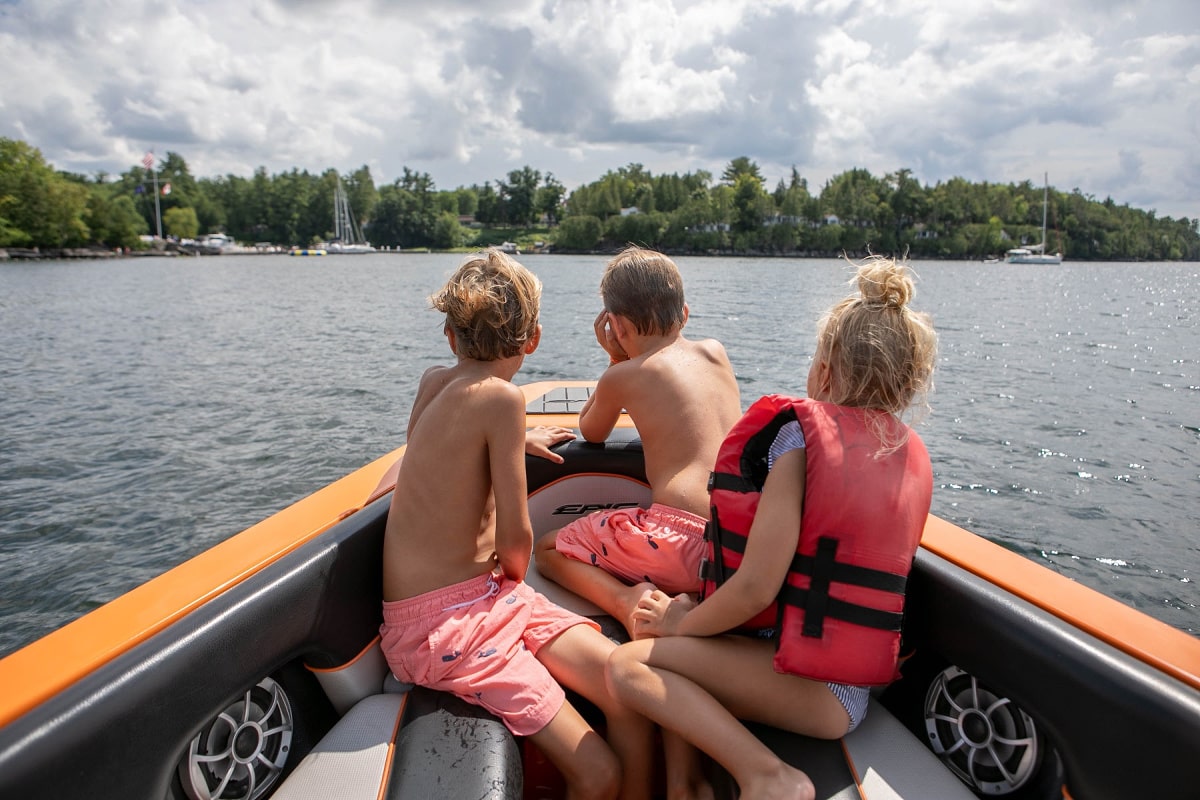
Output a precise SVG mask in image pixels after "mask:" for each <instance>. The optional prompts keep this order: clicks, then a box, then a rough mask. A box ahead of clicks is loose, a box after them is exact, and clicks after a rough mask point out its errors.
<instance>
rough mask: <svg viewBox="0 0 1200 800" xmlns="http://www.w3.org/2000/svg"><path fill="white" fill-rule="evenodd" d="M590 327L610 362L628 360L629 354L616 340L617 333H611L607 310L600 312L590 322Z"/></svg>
mask: <svg viewBox="0 0 1200 800" xmlns="http://www.w3.org/2000/svg"><path fill="white" fill-rule="evenodd" d="M592 327H593V328H594V329H595V331H596V341H597V342H599V343H600V346H601V347H603V348H604V352H606V353H608V358H609V360H610V361H611V363H613V364H615V363H617V362H618V361H628V360H629V354H628V353H626V352H625V348H623V347H621V343H620V342H619V341H617V335H616V334H615V333H613V329H612V325H611V324H610V323H609V320H608V312H607V311H601V312H600V314H599V316H597V317H596V321H595V322H594V323H592Z"/></svg>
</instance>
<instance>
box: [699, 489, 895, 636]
mask: <svg viewBox="0 0 1200 800" xmlns="http://www.w3.org/2000/svg"><path fill="white" fill-rule="evenodd" d="M709 528H711V531H709V532H708V533H707V534H706V535H708V536H709V537H710V538H712V540H713V543H714V547H713V561H712V562H710V561H704V562H702V563H701V565H700V570H701V575H700V577H701V578H704V579H706V580H714V581H716V582H717V585H718V586H719V585H720V584H722V583H724V582H725V581H727V580H729V577H730V576H731V575H732V574H733V573H734V572H736V571H737V569H736V568H727V567H726V566H725V559H724V557H723V555H722V553H721V548H722V546H724V547H727V548H728V549H729V550H731V551H733V552H735V553H745V551H746V537H745V536H743V535H741V534H740V533H735V532H734V531H731V530H728V529H726V528H722V527H720V525H719V521H718V519H717V517H716V510H715V509H714V510H713V519H712V521H710V522H709ZM837 546H838V540H837V539H835V538H833V537H830V536H822V537H820V538H819V539H818V540H817V553H816V555H815V556H805V555H800V554H799V553H797V554H796V555H795V556H793V557H792V563H791V565H790V567H789V571H790V572H791V573H793V574H799V575H806V576H808V577H809V579H810V584H809V587H808V588H807V589H801V588H798V587H796V586H792V585H791V584H785V585H784V587H783V588H782V589H781V590H780V592H779V602H781V603H785V604H787V605H790V606H795V607H797V608H802V609H804V635H805V636H814V637H818V638H819V637H820V636H821V631H822V630H823V627H824V624H825V618H826V617H832V618H834V619H840V620H844V621H846V622H851V623H853V624H855V625H862V626H864V627H868V628H879V629H880V630H885V631H898V630H900V623H901V621H902V619H903V616H902V614H901V613H900V612H896V611H882V610H880V609H877V608H870V607H869V606H860V605H857V604H855V603H849V602H846V601H845V600H838V599H836V598H833V597H830V596H829V587H830V585H831V584H834V583H842V584H849V585H852V586H861V587H863V588H865V589H876V590H878V591H881V592H892V593H894V594H903V593H904V588H905V586H906V585H907V584H908V578H907V577H905V576H904V575H897V574H896V573H894V572H887V571H885V570H880V569H872V568H871V567H860V566H857V565H854V564H844V563H842V562H840V561H838V560H836V555H837Z"/></svg>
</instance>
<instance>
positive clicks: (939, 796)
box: [749, 698, 976, 800]
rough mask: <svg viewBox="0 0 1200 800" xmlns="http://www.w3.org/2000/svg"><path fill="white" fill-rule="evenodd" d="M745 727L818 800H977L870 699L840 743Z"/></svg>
mask: <svg viewBox="0 0 1200 800" xmlns="http://www.w3.org/2000/svg"><path fill="white" fill-rule="evenodd" d="M749 727H750V729H751V730H752V731H754V733H755V734H756V735H757V736H758V738H759V739H761V740H762V741H763V742H764V743H765V744H766V745H767V746H768V747H770V748H771V749H772V750H773V751H774V752H776V753H778V754H779V756H780V758H783V759H784V760H785V761H787V763H789V764H791V765H792V766H794V767H796V768H798V769H802V770H804V771H805V772H806V773H807V774H808V776H809V777H810V778H812V781H813V783H814V784H815V785H816V787H817V800H976V797H975V795H974V794H973V793H972V792H971V791H970V790H968V789H967V787H966V786H965V785H964V784H963V783H962V782H961V781H959V780H958V779H957V778H956V777H954V775H953V774H952V773H951V772H950V771H949V770H948V769H946V767H945V766H944V765H942V763H941V762H940V761H938V759H937V756H935V755H934V754H933V753H932V752H931V751H930V750H929V749H928V748H927V747H925V745H924V743H922V742H921V740H920V739H918V738H917V737H916V736H913V734H912V733H911V732H909V730H908V729H907V728H905V727H904V725H902V724H901V723H900V721H899V720H897V719H896V718H895V717H894V716H892V714H891V713H890V712H889V711H888V710H887V709H886V708H884V707H883V706H882V705H880V704H879V703H878V702H877V701H876V700H875V699H874V698H872V699H871V702H870V706H869V708H868V710H867V718H866V719H865V720H863V722H862V724H861V725H859V726H858V728H856V729H855V730H854V732H853V733H851V734H849V735H848V736H846V737H845V738H843V739H842V740H840V741H829V740H823V739H813V738H810V737H807V736H801V735H799V734H795V733H789V732H787V731H782V730H779V729H778V728H772V727H768V726H765V725H757V724H754V723H750V724H749Z"/></svg>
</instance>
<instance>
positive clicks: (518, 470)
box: [380, 250, 652, 798]
mask: <svg viewBox="0 0 1200 800" xmlns="http://www.w3.org/2000/svg"><path fill="white" fill-rule="evenodd" d="M540 297H541V284H540V283H539V281H538V280H537V278H536V277H534V276H533V275H532V274H531V273H530V272H529V271H528V270H526V269H525V268H524V267H522V266H521V265H520V264H518V263H517V262H516V261H515V260H513V259H512V258H510V257H508V256H506V255H504V254H503V253H501V252H499V251H497V250H489V251H486V252H484V253H481V254H478V255H476V256H473V257H471V258H469V259H468V260H467V261H466V262H465V263H464V264H463V266H462V267H460V268H459V269H458V271H457V272H456V273H455V274H454V276H453V277H451V279H450V281H449V282H448V283H447V284H446V286H445V287H443V288H442V290H441V291H439V292H438V293H437V294H435V295H434V296H433V297H432V298H430V299H431V302H432V304H433V306H434V308H436V309H437V310H438V311H442V312H444V313H445V314H446V324H445V335H446V338H447V340H448V342H449V345H450V350H451V351H452V352H453V353H454V354H455V355H456V357H457V363H456V364H455V365H453V366H450V367H433V368H431V369H429V370H427V371H426V372H425V374H424V375H422V377H421V382H420V386H419V387H418V390H417V397H416V400H415V402H414V403H413V409H412V414H411V416H410V419H409V424H408V446H407V448H406V450H405V454H404V458H403V460H402V462H401V464H400V471H399V476H398V480H397V483H396V489H395V493H394V494H393V497H392V504H391V509H390V511H389V513H388V521H387V528H386V533H385V539H384V550H383V560H384V564H383V599H384V604H383V620H384V621H383V625H382V626H381V628H380V633H381V636H382V640H383V641H382V644H383V652H384V655H385V656H386V657H387V661H388V665H389V667H390V668H391V669H392V671H393V672H394V673H395V674H396V677H398V678H399V679H401V680H404V681H409V682H411V683H415V684H419V685H422V686H428V687H430V688H433V689H438V690H443V691H448V692H452V693H454V694H456V695H458V696H459V697H462V698H463V699H464V700H467V701H468V702H471V703H475V704H477V705H480V706H482V707H484V708H486V709H488V710H489V711H491V712H492V713H494V714H496V716H498V717H499V718H500V719H501V720H502V721H503V722H504V723H505V725H507V726H508V728H509V729H510V730H511V731H512V732H513V733H514V734H516V735H520V736H528V737H529V738H530V740H531V741H532V742H533V743H534V744H535V745H536V746H537V747H538V748H539V749H541V750H542V752H543V753H545V755H546V757H547V758H549V759H550V761H551V762H552V763H554V764H555V766H556V767H558V769H559V771H560V772H561V773H562V774H563V776H564V777H565V779H566V781H567V785H568V793H569V796H570V797H572V798H575V797H579V798H612V797H616V796H618V794H620V796H622V797H646V796H647V795H648V793H649V785H650V777H649V776H650V764H649V758H650V752H651V747H650V742H651V736H652V728H651V726H650V725H649V724H648V723H647V722H646V721H645V720H644V719H643V718H641V717H639V716H637V715H635V714H632V713H630V712H628V711H627V710H625V709H624V708H623V707H622V706H621V705H619V704H617V703H616V702H614V701H613V699H612V696H611V695H610V694H609V693H608V691H607V689H606V687H605V683H604V664H605V660H606V659H607V657H608V655H609V653H611V652H612V650H613V649H614V647H615V645H614V644H613V643H612V642H611V641H610V640H609V639H607V638H606V637H605V636H604V635H603V634H601V633H600V632H599V630H598V627H597V626H596V625H595V624H594V623H592V622H591V621H589V620H587V619H585V618H584V617H580V616H578V615H575V614H573V613H571V612H568V611H566V610H564V609H561V608H558V607H557V606H555V605H553V604H552V603H550V602H549V601H548V600H546V599H545V598H544V597H542V596H541V595H539V594H537V593H535V592H534V591H533V590H532V589H531V588H530V587H529V585H528V584H526V583H525V582H524V578H525V571H526V569H527V567H528V566H529V559H530V553H531V548H532V545H533V530H532V527H531V525H530V521H529V512H528V506H527V503H526V486H525V465H524V457H525V449H526V431H525V410H524V409H525V400H524V398H523V396H522V394H521V391H520V389H518V388H517V387H516V386H514V385H513V384H512V382H511V381H512V378H513V376H514V375H515V374H516V372H517V370H518V369H519V368H520V367H521V364H522V362H523V361H524V359H525V357H526V356H527V355H529V354H531V353H532V352H533V351H534V350H535V349H536V348H537V345H538V341H539V338H540V336H541V326H540V325H539V324H538V307H539V301H540ZM497 662H499V665H498V663H497ZM560 684H562V686H566V687H568V688H570V689H573V690H574V691H577V692H579V694H581V695H582V696H584V697H586V698H587V699H589V700H591V701H592V702H594V703H595V704H596V705H597V706H598V707H599V708H600V709H601V710H602V711H603V712H604V713H605V715H606V718H607V722H608V728H609V734H610V739H611V741H612V743H613V746H612V748H610V747H609V745H608V744H607V743H605V741H604V740H603V739H602V738H601V737H600V736H599V735H598V734H597V733H596V732H595V731H593V730H592V728H591V727H590V726H589V725H588V724H587V722H586V721H585V720H584V719H583V717H582V716H581V715H580V714H579V712H578V711H577V710H576V709H575V708H574V707H573V706H572V705H571V704H570V703H569V702H567V701H566V698H565V693H564V691H563V688H562V686H560ZM614 750H615V752H614Z"/></svg>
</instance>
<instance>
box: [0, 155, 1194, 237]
mask: <svg viewBox="0 0 1200 800" xmlns="http://www.w3.org/2000/svg"><path fill="white" fill-rule="evenodd" d="M339 177H340V180H341V181H342V183H343V185H344V187H345V189H346V192H347V194H348V196H349V198H350V205H351V209H352V213H353V214H354V216H355V218H356V219H357V220H358V221H359V223H360V224H361V226H362V228H363V229H364V232H365V233H366V235H367V238H368V239H370V241H371V242H372V243H373V244H375V245H376V246H381V247H394V248H424V247H428V248H435V249H454V248H459V247H470V246H477V245H480V244H487V243H488V242H487V241H485V240H484V239H483V234H482V233H481V229H496V228H501V229H511V235H510V238H512V239H513V240H514V241H521V236H525V237H527V238H530V237H537V238H539V239H541V240H543V241H544V242H546V243H547V244H549V245H551V246H553V247H554V248H555V249H557V250H560V251H595V250H606V249H612V248H616V247H620V246H622V245H624V244H625V243H628V242H636V243H638V244H642V245H645V246H649V247H654V248H658V249H662V250H666V251H669V252H674V253H758V254H764V255H835V254H838V253H843V252H845V253H849V254H851V255H858V254H863V253H865V252H868V251H870V252H875V253H903V252H907V253H909V254H910V255H911V256H913V257H924V258H987V257H994V256H999V255H1002V254H1003V252H1004V251H1005V250H1006V249H1009V248H1012V247H1017V246H1021V245H1028V244H1037V243H1038V242H1040V241H1041V225H1042V192H1043V189H1042V187H1041V186H1035V185H1033V184H1032V182H1030V181H1025V182H1022V183H1017V184H1000V183H988V182H982V183H973V182H970V181H967V180H965V179H963V178H957V177H956V178H951V179H950V180H948V181H939V182H937V183H935V184H932V185H922V184H921V182H920V181H918V180H917V179H916V178H915V177H914V176H913V174H912V171H911V170H909V169H899V170H897V171H896V172H893V173H889V174H886V175H883V176H875V175H872V174H871V173H870V172H869V171H868V170H865V169H860V168H855V169H850V170H848V171H846V172H843V173H841V174H839V175H836V176H834V177H832V178H830V179H829V180H828V181H827V182H826V183H825V185H824V186H822V187H821V188H820V190H819V191H814V190H811V189H810V188H809V185H808V181H807V179H806V178H804V177H803V176H802V175H801V174H800V173H799V172H798V171H797V170H796V169H795V168H793V169H792V170H791V174H790V175H788V176H786V177H784V178H781V179H779V181H778V182H777V183H776V184H775V186H774V187H770V186H768V184H767V182H766V180H765V179H764V177H763V175H762V173H761V170H760V168H759V167H758V165H757V164H756V163H755V162H754V161H752V160H751V159H750V158H748V157H744V156H743V157H739V158H735V159H733V160H732V161H731V162H730V163H729V164H728V166H727V167H726V168H725V170H724V172H723V173H722V174H721V175H720V177H719V178H717V177H715V176H714V175H713V174H711V173H709V172H707V171H704V170H697V171H695V172H689V173H685V174H683V175H679V174H677V173H672V174H660V175H654V174H652V173H651V172H650V171H649V170H647V169H645V168H644V167H643V166H642V165H641V164H628V165H626V166H624V167H620V168H619V169H616V170H610V171H608V172H606V173H605V174H604V175H603V176H601V177H600V178H598V179H597V180H595V181H593V182H591V183H588V184H586V185H583V186H580V187H578V188H577V189H575V190H574V191H573V192H568V191H567V190H566V188H565V187H564V186H563V185H562V183H561V182H560V181H558V180H557V179H556V178H555V177H554V176H553V174H551V173H548V172H547V173H544V174H543V173H542V172H540V171H539V170H536V169H533V168H532V167H530V166H525V167H523V168H521V169H519V170H513V171H511V172H509V173H508V174H507V175H506V176H505V177H504V178H501V179H497V180H492V181H485V182H484V183H483V184H475V185H471V186H460V187H458V188H456V189H452V190H439V189H438V188H437V187H436V185H435V183H434V181H433V179H432V178H431V177H430V176H429V175H428V174H427V173H423V172H417V171H414V170H410V169H409V168H407V167H405V168H404V169H403V172H402V174H401V176H400V177H399V178H397V179H396V180H395V181H393V182H392V183H390V184H384V185H382V186H377V185H376V184H375V181H374V179H373V178H372V176H371V172H370V169H369V168H368V167H366V166H362V167H360V168H358V169H357V170H354V171H353V172H351V173H349V174H346V175H341V176H339V175H338V173H337V172H336V171H334V170H332V169H330V170H326V171H324V172H322V173H320V174H313V173H310V172H308V171H307V170H298V169H292V170H290V171H287V172H281V173H278V174H274V175H270V174H268V173H267V171H266V169H265V168H261V167H260V168H259V169H257V170H256V171H255V172H254V174H253V175H252V176H250V177H249V178H247V177H243V176H238V175H232V174H230V175H224V176H220V177H214V178H196V177H194V176H192V175H191V173H190V171H189V169H188V166H187V163H186V161H185V160H184V158H183V157H182V156H181V155H179V154H178V153H173V152H169V153H167V154H166V156H165V157H164V158H163V159H162V160H161V161H160V162H159V163H157V164H156V167H155V172H154V173H151V171H150V170H148V169H145V168H144V167H143V166H141V165H135V166H133V167H131V168H130V169H129V170H128V171H126V172H124V173H122V174H121V175H119V176H115V177H114V176H110V175H108V174H105V173H97V174H95V175H91V176H86V175H80V174H76V173H70V172H63V171H58V170H55V169H54V168H53V167H52V166H51V165H50V164H48V163H46V162H45V160H44V159H43V157H42V155H41V153H40V152H39V151H38V150H37V149H36V148H34V147H32V146H30V145H29V144H27V143H25V142H22V141H17V140H12V139H4V138H0V247H8V248H13V247H39V248H68V247H87V246H101V247H107V248H113V247H120V248H137V247H141V246H145V243H144V241H143V238H142V237H144V236H147V235H149V234H155V233H157V232H158V226H159V224H160V221H161V226H162V233H163V234H165V235H169V236H172V237H177V238H181V239H187V238H194V237H196V236H198V235H200V234H203V233H217V232H223V233H226V234H228V235H230V236H232V237H233V238H235V239H236V240H238V241H240V242H246V243H252V242H270V243H273V244H279V245H295V246H308V245H311V244H314V243H316V242H320V241H327V240H329V239H330V238H331V237H332V235H333V234H332V227H333V195H334V191H335V187H336V185H337V183H338V180H339ZM156 199H157V201H158V208H157V209H156V207H155V200H156ZM1048 219H1049V224H1048V233H1047V239H1048V240H1049V241H1048V242H1047V243H1046V247H1047V250H1048V251H1050V252H1054V251H1060V252H1062V253H1064V255H1065V256H1066V257H1067V258H1068V259H1070V260H1102V261H1123V260H1188V261H1194V260H1200V220H1195V219H1187V218H1181V219H1172V218H1171V217H1161V218H1160V217H1157V216H1156V214H1155V212H1154V211H1143V210H1140V209H1136V208H1131V207H1130V206H1129V205H1128V204H1123V205H1118V204H1117V203H1116V201H1114V200H1113V199H1112V198H1111V197H1110V198H1105V199H1104V200H1102V201H1101V200H1097V199H1096V198H1095V197H1093V196H1091V195H1085V194H1084V193H1083V192H1081V191H1080V190H1079V189H1075V190H1073V191H1071V192H1069V193H1066V192H1060V191H1057V190H1051V191H1050V193H1049V209H1048Z"/></svg>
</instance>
